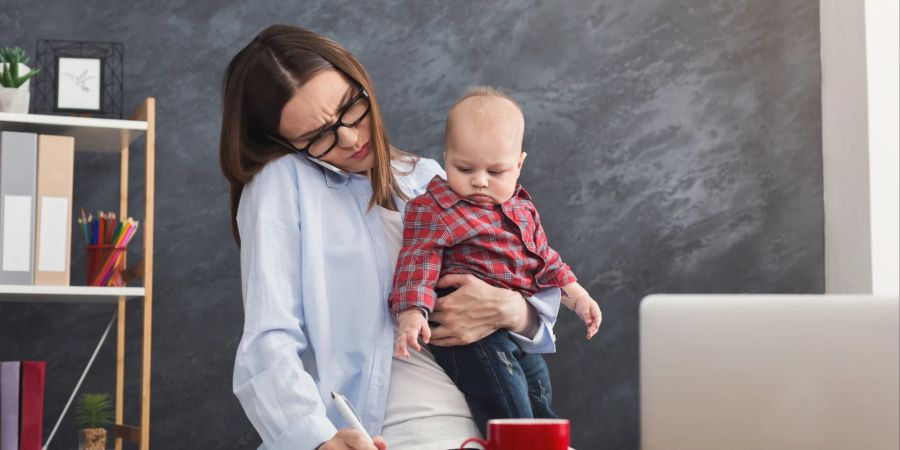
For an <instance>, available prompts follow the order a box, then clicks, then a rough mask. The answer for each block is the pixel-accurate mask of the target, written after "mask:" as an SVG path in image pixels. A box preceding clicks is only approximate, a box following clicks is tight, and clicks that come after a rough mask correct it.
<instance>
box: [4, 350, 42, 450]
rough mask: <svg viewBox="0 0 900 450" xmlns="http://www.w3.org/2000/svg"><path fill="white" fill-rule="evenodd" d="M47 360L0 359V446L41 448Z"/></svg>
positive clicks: (7, 448) (7, 449) (11, 449)
mask: <svg viewBox="0 0 900 450" xmlns="http://www.w3.org/2000/svg"><path fill="white" fill-rule="evenodd" d="M46 367H47V364H46V362H44V361H3V362H0V450H40V449H41V433H42V431H43V423H44V378H45V373H46Z"/></svg>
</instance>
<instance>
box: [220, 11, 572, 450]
mask: <svg viewBox="0 0 900 450" xmlns="http://www.w3.org/2000/svg"><path fill="white" fill-rule="evenodd" d="M219 156H220V163H221V167H222V171H223V172H224V174H225V177H226V178H227V179H228V181H229V182H230V184H231V216H232V227H233V232H234V237H235V240H236V241H237V243H238V246H239V247H240V250H241V280H242V291H243V299H244V332H243V337H242V339H241V343H240V346H239V348H238V352H237V357H236V361H235V370H234V385H233V389H234V393H235V395H236V396H237V397H238V400H239V401H240V403H241V405H242V406H243V408H244V411H245V412H246V414H247V416H248V418H249V419H250V421H251V423H253V426H254V427H255V428H256V430H257V432H258V433H259V434H260V436H261V437H262V440H263V445H262V446H261V448H266V449H291V450H296V449H314V448H318V449H322V450H331V449H366V450H374V449H375V448H379V449H384V448H386V444H385V441H387V442H389V443H391V445H392V446H391V449H392V450H397V449H403V448H409V449H413V448H415V449H418V450H423V449H430V448H440V449H446V448H450V447H453V446H455V445H459V443H460V442H462V441H463V440H464V439H465V438H466V437H467V436H471V435H473V433H474V434H477V427H475V425H474V423H473V422H472V419H471V413H469V411H468V408H467V407H466V405H465V401H464V399H463V398H462V395H461V394H460V393H459V391H458V390H457V389H456V388H455V386H453V384H452V383H451V382H450V380H449V378H448V377H447V376H446V374H444V373H443V372H442V371H441V370H440V368H439V367H438V366H437V365H436V364H435V363H434V361H433V359H429V358H428V355H427V354H425V353H423V354H420V355H419V356H417V358H416V359H410V360H408V361H404V360H394V359H392V357H391V354H392V350H393V342H394V323H393V321H392V317H391V315H390V313H389V310H388V306H387V297H388V294H389V290H390V286H391V277H392V274H393V269H394V263H395V261H396V257H397V252H398V251H399V245H400V239H401V237H400V234H399V233H400V230H402V224H401V223H400V213H399V212H398V211H402V210H403V207H404V205H405V204H406V201H407V200H408V199H409V198H412V197H414V196H416V195H419V194H420V193H422V192H423V191H424V189H425V186H426V184H427V183H428V181H429V180H430V179H431V178H432V177H433V176H434V175H435V174H443V171H442V170H441V168H440V166H439V165H438V164H437V163H436V162H434V161H433V160H429V159H418V158H415V157H413V156H412V155H410V154H407V153H404V152H401V151H399V150H397V149H396V148H394V147H392V146H390V144H389V143H388V140H387V133H386V131H385V128H384V124H383V122H382V118H381V113H380V111H379V108H378V102H377V101H376V97H375V93H374V91H373V89H372V83H371V80H370V79H369V77H368V75H367V73H366V71H365V70H364V69H363V67H362V66H361V65H360V64H359V62H358V61H357V60H356V59H355V58H354V57H353V56H352V55H351V54H350V53H349V52H348V51H347V50H345V49H344V48H342V47H341V46H340V45H338V44H337V43H335V42H333V41H331V40H329V39H328V38H325V37H323V36H321V35H318V34H316V33H312V32H310V31H306V30H303V29H300V28H296V27H290V26H283V25H275V26H271V27H269V28H267V29H265V30H263V31H262V32H261V33H260V34H259V35H258V36H257V37H256V38H255V39H254V40H253V42H251V43H250V44H248V45H247V46H246V47H244V48H243V49H242V50H241V51H240V52H238V54H237V55H236V56H235V57H234V59H232V61H231V63H229V65H228V68H227V70H226V73H225V79H224V83H223V115H222V130H221V138H220V155H219ZM438 286H440V287H456V288H457V291H456V292H454V293H453V294H451V295H449V296H447V297H445V298H443V299H441V300H440V301H439V302H438V304H437V306H436V308H435V312H434V314H433V315H432V316H431V320H432V321H433V322H436V323H438V324H440V326H438V327H436V328H435V330H434V332H433V335H432V342H433V343H435V344H437V345H460V344H467V343H471V342H474V341H476V340H478V339H481V338H482V337H484V336H487V335H489V334H491V333H492V332H494V331H496V330H497V329H499V328H506V329H508V330H509V331H511V332H512V333H514V334H515V337H516V339H517V341H518V342H519V343H520V346H521V347H522V349H523V350H525V351H529V352H549V351H553V350H554V345H553V336H552V332H551V327H552V325H553V322H554V321H555V319H556V311H557V309H558V306H559V291H558V290H555V289H552V290H547V291H542V292H540V293H539V294H538V295H537V296H536V297H535V298H529V299H527V302H526V300H525V299H523V298H522V297H521V296H520V295H519V294H518V293H515V292H513V291H508V290H505V289H499V288H494V287H491V286H489V285H487V284H486V283H484V282H482V281H480V280H478V279H477V278H474V277H471V276H448V277H445V278H444V279H441V280H440V282H439V284H438ZM527 336H529V337H527ZM332 391H335V392H339V393H341V394H343V395H345V396H346V397H347V398H348V399H349V400H350V402H351V403H352V404H353V405H354V406H355V408H356V410H357V411H358V413H359V415H360V418H361V421H362V423H363V425H364V426H365V428H366V429H367V430H368V431H369V433H370V434H373V435H376V434H383V435H384V439H383V438H382V437H380V436H376V437H375V445H374V446H373V445H372V444H371V443H368V442H367V440H366V439H365V437H364V436H363V435H362V434H361V433H358V432H356V431H354V430H352V429H349V428H346V423H345V422H344V420H343V419H342V418H341V416H340V414H339V413H338V412H337V410H336V409H335V407H334V406H333V404H332V402H331V399H330V393H331V392H332ZM338 427H343V428H342V429H340V430H338Z"/></svg>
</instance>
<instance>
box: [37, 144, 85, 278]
mask: <svg viewBox="0 0 900 450" xmlns="http://www.w3.org/2000/svg"><path fill="white" fill-rule="evenodd" d="M37 149H38V153H37V155H38V156H37V196H36V198H37V211H36V213H37V215H36V216H35V245H34V284H35V285H55V286H68V285H69V262H70V258H71V252H72V237H71V236H72V221H71V220H70V219H69V218H70V217H72V178H73V176H74V167H75V139H74V138H72V137H70V136H50V135H43V134H42V135H39V136H38V147H37Z"/></svg>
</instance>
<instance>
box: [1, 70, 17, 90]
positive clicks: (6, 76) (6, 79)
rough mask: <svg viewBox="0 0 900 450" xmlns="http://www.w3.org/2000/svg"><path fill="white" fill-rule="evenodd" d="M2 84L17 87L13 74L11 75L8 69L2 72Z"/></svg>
mask: <svg viewBox="0 0 900 450" xmlns="http://www.w3.org/2000/svg"><path fill="white" fill-rule="evenodd" d="M0 84H2V85H3V87H15V83H13V79H12V75H10V73H9V71H8V70H5V69H4V70H3V72H0Z"/></svg>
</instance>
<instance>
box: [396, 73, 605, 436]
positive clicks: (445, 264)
mask: <svg viewBox="0 0 900 450" xmlns="http://www.w3.org/2000/svg"><path fill="white" fill-rule="evenodd" d="M524 131H525V118H524V115H523V114H522V111H521V109H520V108H519V106H518V105H517V104H516V103H515V101H514V100H512V99H511V98H510V97H508V96H507V95H506V94H504V93H503V92H501V91H499V90H497V89H493V88H489V87H474V88H470V89H469V90H468V91H467V92H466V94H465V95H464V96H463V97H462V98H461V99H460V100H459V101H457V102H456V104H455V105H454V106H453V107H452V108H451V109H450V112H449V113H448V115H447V124H446V131H445V142H444V145H445V149H444V164H445V167H446V171H447V179H446V180H444V179H442V178H440V177H437V176H436V177H434V179H432V180H431V182H430V183H429V184H428V188H427V192H426V193H424V194H422V195H420V196H418V197H416V198H414V199H412V200H411V201H410V202H409V203H408V204H407V206H406V212H405V216H404V220H403V223H404V230H403V247H402V248H401V250H400V255H399V257H398V259H397V267H396V270H395V272H394V288H393V291H392V293H391V296H390V299H389V301H390V306H391V309H392V311H393V312H394V313H395V314H397V316H398V319H399V326H398V334H397V341H396V347H395V352H394V353H395V356H398V357H409V352H408V350H407V347H408V346H409V347H412V348H413V349H415V350H420V347H419V344H418V342H417V341H418V338H419V337H420V336H421V337H422V340H423V342H425V343H426V344H427V343H428V341H429V339H430V336H431V331H430V329H429V325H428V316H429V314H430V313H431V312H432V308H433V306H434V303H435V298H436V297H437V296H438V295H437V293H436V292H435V288H434V286H435V284H436V283H437V280H438V278H440V276H442V275H445V274H472V275H475V276H477V277H478V278H480V279H482V280H484V281H485V282H487V283H488V284H491V285H493V286H496V287H501V288H506V289H511V290H515V291H518V292H520V293H522V294H523V295H527V296H531V295H533V294H534V293H536V292H537V291H539V290H541V289H543V288H547V287H553V286H555V287H560V288H562V289H563V291H565V295H564V296H563V297H562V303H563V305H565V306H566V307H567V308H569V309H571V310H573V311H575V313H576V314H578V317H580V318H581V319H582V320H583V321H584V323H585V325H586V326H587V338H588V339H590V338H591V337H593V335H594V334H595V333H596V332H597V329H598V328H599V327H600V321H601V314H600V307H599V306H598V305H597V302H595V301H594V300H593V299H592V298H591V296H590V294H588V292H587V291H586V290H585V289H584V288H583V287H581V285H579V284H578V282H577V281H576V278H575V275H574V274H573V273H572V271H571V270H570V269H569V266H568V265H566V264H565V263H564V262H563V261H562V260H561V259H560V257H559V254H558V253H556V251H554V250H553V249H552V248H550V246H549V245H548V244H547V238H546V236H545V235H544V230H543V228H541V224H540V216H539V215H538V212H537V210H536V209H535V207H534V204H533V203H532V202H531V198H530V197H529V195H528V193H526V192H525V190H524V189H522V187H521V186H520V185H519V184H518V183H517V180H518V178H519V173H520V171H521V169H522V163H523V162H524V161H525V156H526V154H525V153H524V152H523V151H522V139H523V134H524ZM430 349H431V352H432V354H434V356H435V359H436V360H437V362H438V364H440V365H441V366H442V367H443V368H444V370H445V371H446V372H447V374H448V375H449V376H450V378H451V379H452V380H453V382H454V383H456V385H457V387H458V388H459V389H460V391H462V393H463V394H464V395H465V396H466V400H467V402H468V403H469V407H470V409H471V410H472V414H473V416H474V418H475V422H476V424H477V425H478V426H479V427H480V428H481V431H482V433H484V432H485V426H486V422H487V420H489V419H496V418H526V417H556V414H555V413H554V412H553V410H552V409H551V408H550V379H549V372H548V370H547V365H546V363H545V362H544V359H543V358H542V357H541V356H540V355H537V354H528V353H524V352H522V351H521V350H520V349H519V348H518V346H517V345H516V344H515V342H514V341H513V340H512V339H511V338H510V337H509V334H508V332H507V331H504V330H500V331H497V332H495V333H494V334H492V335H490V336H488V337H486V338H484V339H482V340H480V341H478V342H475V343H472V344H470V345H465V346H459V347H439V346H430Z"/></svg>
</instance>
